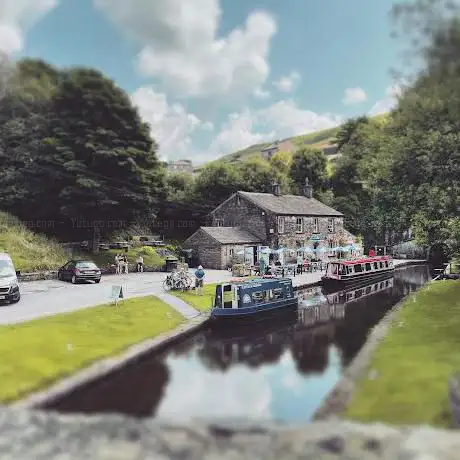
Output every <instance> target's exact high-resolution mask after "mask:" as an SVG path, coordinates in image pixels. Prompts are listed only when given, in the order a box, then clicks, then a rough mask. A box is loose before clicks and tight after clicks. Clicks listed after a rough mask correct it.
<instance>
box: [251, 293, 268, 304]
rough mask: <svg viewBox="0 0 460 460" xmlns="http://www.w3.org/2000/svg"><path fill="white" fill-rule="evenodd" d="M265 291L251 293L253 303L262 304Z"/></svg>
mask: <svg viewBox="0 0 460 460" xmlns="http://www.w3.org/2000/svg"><path fill="white" fill-rule="evenodd" d="M265 294H266V292H265V291H257V292H253V293H252V300H253V301H254V302H263V301H264V300H265Z"/></svg>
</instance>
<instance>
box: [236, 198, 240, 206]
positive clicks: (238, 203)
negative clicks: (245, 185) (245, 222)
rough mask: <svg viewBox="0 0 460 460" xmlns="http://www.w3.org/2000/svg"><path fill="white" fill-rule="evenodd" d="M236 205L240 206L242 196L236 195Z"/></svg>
mask: <svg viewBox="0 0 460 460" xmlns="http://www.w3.org/2000/svg"><path fill="white" fill-rule="evenodd" d="M236 204H237V205H238V206H239V205H240V196H239V195H236Z"/></svg>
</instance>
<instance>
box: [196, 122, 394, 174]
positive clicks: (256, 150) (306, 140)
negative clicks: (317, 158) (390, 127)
mask: <svg viewBox="0 0 460 460" xmlns="http://www.w3.org/2000/svg"><path fill="white" fill-rule="evenodd" d="M372 119H373V120H375V121H384V120H386V119H387V114H383V115H377V116H376V117H373V118H372ZM339 129H340V126H337V127H335V128H328V129H322V130H320V131H315V132H313V133H309V134H302V135H300V136H295V137H290V138H287V139H283V141H291V142H292V143H293V144H294V147H301V146H302V145H309V146H310V147H316V148H320V149H324V148H328V147H332V146H333V145H334V139H335V137H336V135H337V132H338V131H339ZM270 144H271V142H265V143H262V144H255V145H251V146H249V147H247V148H245V149H243V150H238V151H237V152H234V153H230V154H229V155H225V156H223V157H221V158H219V159H218V160H214V161H212V162H210V163H215V162H224V163H231V164H235V163H240V162H244V161H247V160H248V159H250V158H254V157H260V154H261V151H262V150H263V149H264V148H265V147H268V146H269V145H270ZM330 157H333V155H330ZM210 163H207V164H210ZM203 166H205V165H201V166H199V167H198V168H196V169H197V170H199V169H201V168H202V167H203Z"/></svg>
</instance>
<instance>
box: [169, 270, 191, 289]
mask: <svg viewBox="0 0 460 460" xmlns="http://www.w3.org/2000/svg"><path fill="white" fill-rule="evenodd" d="M192 286H193V278H192V276H191V275H190V274H189V273H188V272H186V271H183V270H180V271H175V272H172V273H169V274H168V275H167V276H166V279H165V280H164V281H163V289H164V290H165V291H170V290H178V291H186V290H189V289H191V288H192Z"/></svg>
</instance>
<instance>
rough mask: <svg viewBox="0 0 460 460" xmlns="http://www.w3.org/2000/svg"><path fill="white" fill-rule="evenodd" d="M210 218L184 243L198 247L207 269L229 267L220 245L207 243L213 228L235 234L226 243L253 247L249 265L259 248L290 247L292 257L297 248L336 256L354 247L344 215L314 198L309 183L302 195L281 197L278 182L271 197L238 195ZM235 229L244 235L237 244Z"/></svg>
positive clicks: (256, 256) (227, 201)
mask: <svg viewBox="0 0 460 460" xmlns="http://www.w3.org/2000/svg"><path fill="white" fill-rule="evenodd" d="M209 218H210V224H211V226H210V227H201V229H200V230H198V231H197V232H195V233H194V234H193V235H192V236H191V237H190V238H189V239H188V240H187V241H186V242H185V247H187V248H192V247H193V248H194V249H196V248H200V251H201V253H202V254H203V255H204V253H207V254H208V255H206V256H204V257H205V258H204V259H202V265H204V266H207V267H208V268H224V267H226V266H227V264H228V258H227V259H226V258H225V256H224V253H223V252H222V250H221V249H220V248H221V247H222V245H223V244H224V243H222V242H220V243H219V244H217V241H216V242H214V244H213V245H211V244H210V240H209V237H208V236H207V235H210V233H212V232H213V231H216V230H212V229H213V228H220V229H222V231H223V232H228V235H230V234H231V235H232V236H234V238H233V239H231V242H230V239H228V240H227V241H229V242H228V243H225V244H226V245H232V244H233V245H234V246H235V247H237V246H238V247H241V246H243V247H246V248H249V247H252V248H253V257H252V262H253V263H257V260H258V251H259V249H260V247H261V246H268V247H270V248H272V249H279V248H282V247H284V248H288V249H291V250H292V252H293V254H291V256H295V253H296V250H297V249H300V248H305V247H309V248H311V249H322V253H321V254H322V255H324V256H325V257H327V256H335V255H336V253H335V250H334V248H335V247H337V246H342V245H347V244H356V238H355V237H354V236H353V235H352V234H351V233H350V232H348V231H347V230H346V229H345V228H344V222H343V221H344V215H343V214H342V213H340V212H338V211H336V210H335V209H332V208H331V207H329V206H326V205H325V204H323V203H321V202H320V201H318V200H316V199H315V198H313V189H312V187H311V186H310V185H309V184H308V181H306V183H305V185H304V186H303V188H302V194H301V195H282V194H281V193H280V186H279V184H273V189H272V193H253V192H241V191H239V192H236V193H234V194H233V195H232V196H230V197H229V198H228V199H227V200H225V201H224V202H223V203H221V204H220V205H219V206H217V208H215V209H214V210H213V211H212V212H211V213H210V216H209ZM232 229H233V230H232ZM233 231H235V232H236V231H238V232H244V233H241V235H244V238H241V239H240V241H237V239H238V238H237V236H238V233H230V232H233ZM205 235H206V238H205ZM250 235H252V238H251V237H250ZM200 240H202V242H200ZM214 240H218V238H214ZM247 240H251V241H247ZM204 248H206V249H204ZM227 249H229V248H227ZM246 260H248V259H247V258H246Z"/></svg>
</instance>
